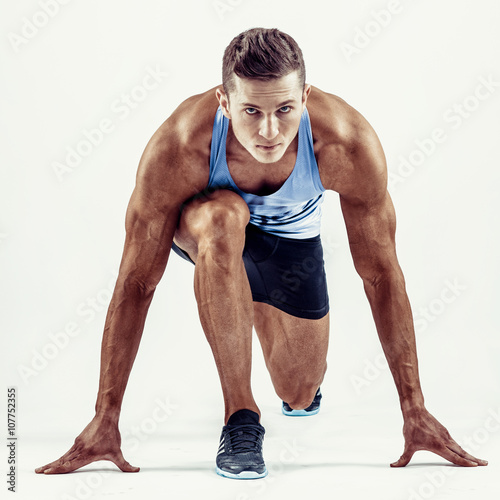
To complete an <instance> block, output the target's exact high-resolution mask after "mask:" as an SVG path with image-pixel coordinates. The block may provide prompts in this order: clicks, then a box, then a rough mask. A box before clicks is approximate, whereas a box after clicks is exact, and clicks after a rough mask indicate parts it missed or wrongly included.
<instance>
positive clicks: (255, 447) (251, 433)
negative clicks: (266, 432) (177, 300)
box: [227, 425, 262, 453]
mask: <svg viewBox="0 0 500 500" xmlns="http://www.w3.org/2000/svg"><path fill="white" fill-rule="evenodd" d="M227 438H228V439H229V440H230V444H231V451H232V452H233V453H246V452H248V451H260V450H259V447H260V444H261V439H262V431H261V430H260V429H259V428H258V427H257V426H256V425H238V426H237V427H235V428H234V429H231V428H229V429H228V432H227Z"/></svg>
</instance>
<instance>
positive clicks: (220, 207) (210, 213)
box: [199, 189, 250, 237]
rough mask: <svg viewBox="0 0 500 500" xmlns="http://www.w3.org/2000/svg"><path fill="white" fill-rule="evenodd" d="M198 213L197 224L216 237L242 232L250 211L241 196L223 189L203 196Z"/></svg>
mask: <svg viewBox="0 0 500 500" xmlns="http://www.w3.org/2000/svg"><path fill="white" fill-rule="evenodd" d="M199 215H200V221H199V224H200V226H201V228H202V229H203V230H204V233H206V234H207V235H209V236H218V237H224V236H225V235H227V234H228V233H233V232H244V229H245V227H246V225H247V224H248V221H249V220H250V211H249V210H248V206H247V204H246V203H245V201H244V200H243V198H241V196H239V195H238V194H236V193H234V192H233V191H228V190H225V189H221V190H219V191H215V192H214V193H212V194H211V195H209V196H208V197H207V198H205V199H204V200H203V201H202V202H201V205H200V214H199Z"/></svg>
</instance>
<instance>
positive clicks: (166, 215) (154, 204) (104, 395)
mask: <svg viewBox="0 0 500 500" xmlns="http://www.w3.org/2000/svg"><path fill="white" fill-rule="evenodd" d="M184 135H185V134H184ZM182 136H183V134H182V133H179V125H178V120H176V118H175V114H174V115H173V118H171V119H170V122H169V120H167V122H165V123H164V124H163V125H162V127H160V129H159V130H158V131H157V132H156V134H155V135H154V136H153V137H152V139H151V141H150V142H149V143H148V145H147V147H146V149H145V151H144V154H143V156H142V158H141V161H140V164H139V169H138V173H137V183H136V187H135V189H134V192H133V194H132V197H131V200H130V203H129V206H128V209H127V216H126V239H125V247H124V252H123V257H122V261H121V264H120V271H119V276H118V279H117V282H116V286H115V290H114V293H113V297H112V299H111V303H110V305H109V309H108V313H107V316H106V322H105V326H104V334H103V339H102V346H101V368H100V380H99V391H98V396H97V402H96V408H95V410H96V414H95V417H94V418H93V420H92V421H91V422H90V423H89V425H88V426H87V427H86V428H85V429H84V430H83V432H82V433H81V434H80V435H79V436H78V437H77V438H76V440H75V443H74V445H73V447H72V448H71V449H70V450H69V451H68V452H67V453H66V454H65V455H63V456H62V457H61V458H60V459H59V460H56V461H54V462H51V463H49V464H47V465H45V466H43V467H39V468H38V469H36V472H37V473H45V474H58V473H65V472H71V471H73V470H76V469H78V468H80V467H82V466H84V465H87V464H89V463H91V462H94V461H96V460H110V461H112V462H114V463H115V464H116V465H117V466H118V467H119V468H120V469H121V470H122V471H124V472H136V471H138V470H139V469H138V468H137V467H132V466H131V465H130V464H129V463H128V462H126V461H125V459H124V458H123V455H122V453H121V449H120V444H121V443H120V441H121V438H120V433H119V430H118V419H119V415H120V409H121V404H122V400H123V395H124V392H125V387H126V385H127V382H128V378H129V375H130V371H131V369H132V365H133V363H134V360H135V356H136V354H137V350H138V348H139V343H140V340H141V336H142V331H143V328H144V323H145V320H146V315H147V312H148V309H149V306H150V304H151V300H152V298H153V294H154V291H155V288H156V285H157V284H158V282H159V281H160V279H161V277H162V275H163V272H164V270H165V267H166V264H167V260H168V256H169V253H170V249H171V246H172V241H173V236H174V233H175V229H176V226H177V222H178V218H179V214H180V210H181V206H182V204H183V202H185V201H186V200H187V199H189V198H190V197H192V196H194V195H195V194H196V193H198V192H200V191H201V190H202V189H203V188H204V187H205V185H206V182H207V180H208V179H207V178H208V169H204V168H203V167H204V163H203V161H204V162H205V163H206V162H207V160H206V158H204V155H203V153H201V154H200V152H199V151H196V148H193V147H192V145H191V148H190V149H189V153H186V149H185V147H184V145H183V137H182ZM200 162H202V163H200ZM205 170H206V171H205Z"/></svg>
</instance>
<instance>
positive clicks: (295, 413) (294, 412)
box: [281, 407, 319, 417]
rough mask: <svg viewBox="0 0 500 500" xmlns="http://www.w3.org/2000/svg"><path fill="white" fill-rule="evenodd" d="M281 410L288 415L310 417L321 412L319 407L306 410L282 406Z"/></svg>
mask: <svg viewBox="0 0 500 500" xmlns="http://www.w3.org/2000/svg"><path fill="white" fill-rule="evenodd" d="M281 411H282V412H283V415H286V416H287V417H309V416H311V415H317V414H318V413H319V408H317V409H316V410H311V411H306V410H291V411H286V410H285V408H283V407H281Z"/></svg>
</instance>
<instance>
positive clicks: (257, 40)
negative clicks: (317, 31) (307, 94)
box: [222, 28, 306, 96]
mask: <svg viewBox="0 0 500 500" xmlns="http://www.w3.org/2000/svg"><path fill="white" fill-rule="evenodd" d="M292 71H298V76H299V83H300V85H301V87H302V90H303V89H304V85H305V81H306V68H305V64H304V58H303V57H302V51H301V50H300V47H299V46H298V45H297V42H296V41H295V40H294V39H293V38H292V37H291V36H290V35H287V34H286V33H283V32H282V31H280V30H278V29H275V28H273V29H266V28H253V29H250V30H247V31H244V32H243V33H241V34H239V35H238V36H236V37H234V38H233V40H232V41H231V43H230V44H229V45H228V46H227V48H226V50H225V52H224V57H223V59H222V86H223V87H224V91H225V92H226V94H227V95H228V96H229V94H231V92H233V91H234V89H235V84H234V75H236V76H238V77H240V78H252V79H253V78H256V79H258V80H261V81H269V80H272V79H276V78H280V77H282V76H286V75H288V74H289V73H291V72H292Z"/></svg>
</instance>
